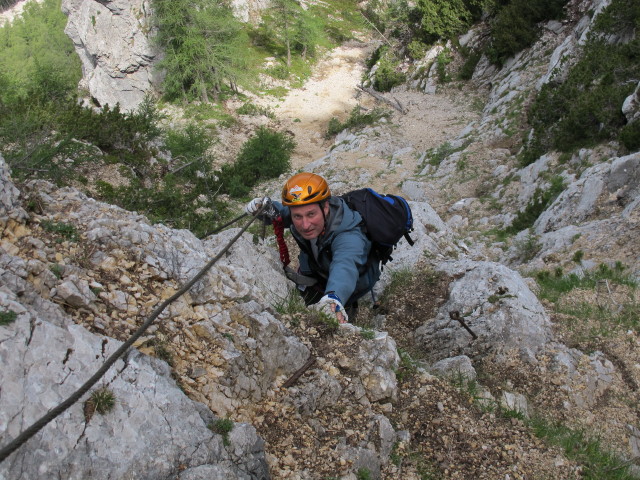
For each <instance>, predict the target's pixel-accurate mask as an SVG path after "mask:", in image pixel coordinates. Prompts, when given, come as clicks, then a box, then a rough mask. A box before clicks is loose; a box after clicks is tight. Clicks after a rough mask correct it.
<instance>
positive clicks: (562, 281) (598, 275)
mask: <svg viewBox="0 0 640 480" xmlns="http://www.w3.org/2000/svg"><path fill="white" fill-rule="evenodd" d="M625 270H626V268H625V267H624V265H622V264H621V263H619V262H618V263H616V264H615V265H614V266H613V267H609V266H607V265H605V264H604V263H603V264H600V266H599V267H598V268H597V269H596V270H594V271H587V272H584V274H583V275H577V274H575V273H571V274H569V275H565V274H564V273H563V271H562V270H561V269H557V270H556V271H554V272H553V273H552V272H549V271H546V270H542V271H540V272H537V273H536V274H535V278H536V281H537V282H538V285H539V286H540V293H539V297H540V298H544V299H546V300H549V301H551V302H554V303H555V302H557V301H558V300H559V299H560V297H561V296H562V295H563V294H566V293H568V292H570V291H571V290H573V289H576V288H581V289H593V288H595V287H596V286H597V285H598V282H600V281H604V280H609V281H611V282H613V283H615V284H618V285H626V286H628V287H632V288H635V287H637V285H636V282H635V281H634V280H633V279H632V278H630V277H629V276H628V274H626V273H625Z"/></svg>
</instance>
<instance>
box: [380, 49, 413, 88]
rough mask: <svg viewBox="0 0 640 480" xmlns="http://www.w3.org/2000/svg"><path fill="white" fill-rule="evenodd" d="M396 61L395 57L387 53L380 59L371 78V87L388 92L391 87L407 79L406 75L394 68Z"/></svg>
mask: <svg viewBox="0 0 640 480" xmlns="http://www.w3.org/2000/svg"><path fill="white" fill-rule="evenodd" d="M398 63H399V62H398V61H397V60H396V59H395V58H391V57H390V56H389V55H385V56H383V57H382V58H381V59H380V61H379V62H378V69H377V70H376V74H375V77H374V80H373V88H374V89H375V90H377V91H379V92H389V91H391V89H392V88H393V87H395V86H396V85H400V84H402V83H404V82H405V81H406V80H407V77H406V75H405V74H404V73H402V72H399V71H398V70H397V69H396V67H397V65H398Z"/></svg>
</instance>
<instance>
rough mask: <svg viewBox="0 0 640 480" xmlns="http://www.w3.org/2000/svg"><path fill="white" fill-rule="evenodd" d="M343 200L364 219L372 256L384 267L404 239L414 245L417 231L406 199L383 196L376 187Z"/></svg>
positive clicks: (363, 189) (355, 192) (344, 196)
mask: <svg viewBox="0 0 640 480" xmlns="http://www.w3.org/2000/svg"><path fill="white" fill-rule="evenodd" d="M341 197H342V199H343V200H344V201H345V202H346V203H347V205H348V206H349V208H351V209H352V210H355V211H357V212H358V213H359V214H360V216H361V217H362V224H363V228H364V231H365V233H366V234H367V237H369V240H371V243H372V244H373V245H372V247H371V255H372V256H374V258H377V259H378V260H380V262H382V264H383V265H384V264H385V263H387V262H388V261H390V260H393V258H391V253H392V252H393V249H394V248H395V246H396V244H397V243H398V242H399V241H400V240H401V239H402V238H403V237H404V238H405V239H406V240H407V242H409V245H412V246H413V244H414V241H413V240H412V239H411V237H410V236H409V233H410V232H412V231H413V215H412V214H411V208H410V207H409V204H408V203H407V201H406V200H405V199H404V198H402V197H400V196H398V195H390V194H389V195H384V194H380V193H378V192H376V191H375V190H373V189H372V188H361V189H359V190H353V191H351V192H348V193H345V194H344V195H341Z"/></svg>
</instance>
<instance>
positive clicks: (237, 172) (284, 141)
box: [219, 126, 295, 197]
mask: <svg viewBox="0 0 640 480" xmlns="http://www.w3.org/2000/svg"><path fill="white" fill-rule="evenodd" d="M294 148H295V142H294V141H293V140H292V139H291V138H289V137H288V136H287V134H285V133H282V132H277V131H274V130H271V129H269V128H267V127H264V126H263V127H260V128H258V130H257V131H256V134H255V135H254V136H253V137H252V138H250V139H249V140H247V141H246V142H245V144H244V145H243V146H242V149H241V151H240V154H239V155H238V158H237V160H236V162H235V163H234V164H232V165H225V166H224V167H223V168H222V169H221V170H220V172H219V177H220V181H221V182H222V185H221V191H223V192H225V193H228V194H229V195H231V196H233V197H242V196H244V195H247V194H248V193H249V191H250V190H251V188H253V187H254V186H255V185H256V184H257V183H258V182H259V181H261V180H266V179H269V178H275V177H277V176H279V175H281V174H283V173H285V172H286V171H287V170H289V169H290V168H291V154H292V153H293V150H294Z"/></svg>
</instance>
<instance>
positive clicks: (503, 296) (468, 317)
mask: <svg viewBox="0 0 640 480" xmlns="http://www.w3.org/2000/svg"><path fill="white" fill-rule="evenodd" d="M441 268H443V269H444V270H445V271H446V272H447V273H448V274H449V275H451V276H453V277H456V278H457V280H455V281H454V282H453V283H452V284H451V286H450V290H449V299H448V300H447V302H446V303H445V304H444V305H443V306H442V307H441V308H440V310H439V312H438V316H437V317H436V319H435V320H434V321H430V322H428V323H426V324H425V325H423V326H422V327H420V328H419V329H418V330H416V338H417V341H418V342H419V343H420V344H421V345H422V346H423V347H424V350H425V351H426V352H427V355H428V358H429V359H430V360H431V361H432V362H435V361H439V360H443V359H445V358H448V357H452V356H455V355H467V356H469V357H472V358H473V357H474V356H475V357H478V356H484V355H486V354H487V353H488V352H506V351H510V350H516V351H519V353H520V354H521V355H522V356H523V357H526V358H534V356H535V354H536V352H538V351H539V350H540V349H541V348H542V347H544V345H545V343H546V342H547V341H549V340H550V339H551V322H550V320H549V318H548V316H547V314H546V313H545V310H544V308H543V307H542V305H541V304H540V302H539V301H538V299H537V298H536V296H535V295H534V294H533V292H531V290H530V289H529V287H528V286H527V284H526V282H525V281H524V279H523V278H522V277H521V276H520V274H518V273H517V272H514V271H513V270H511V269H509V268H506V267H504V266H502V265H499V264H494V263H489V262H473V261H468V260H463V261H460V262H449V263H445V264H442V265H441ZM456 312H457V313H456ZM452 315H453V317H452ZM455 315H458V316H460V318H462V320H463V321H464V322H465V323H466V324H467V325H468V326H469V327H470V329H471V330H472V331H473V332H474V333H475V334H476V335H477V336H478V338H477V339H475V340H474V339H473V338H472V337H471V335H470V334H469V333H468V332H467V331H466V330H465V329H464V327H463V326H462V324H461V323H459V322H458V321H457V320H456V319H455V318H454V316H455Z"/></svg>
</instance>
